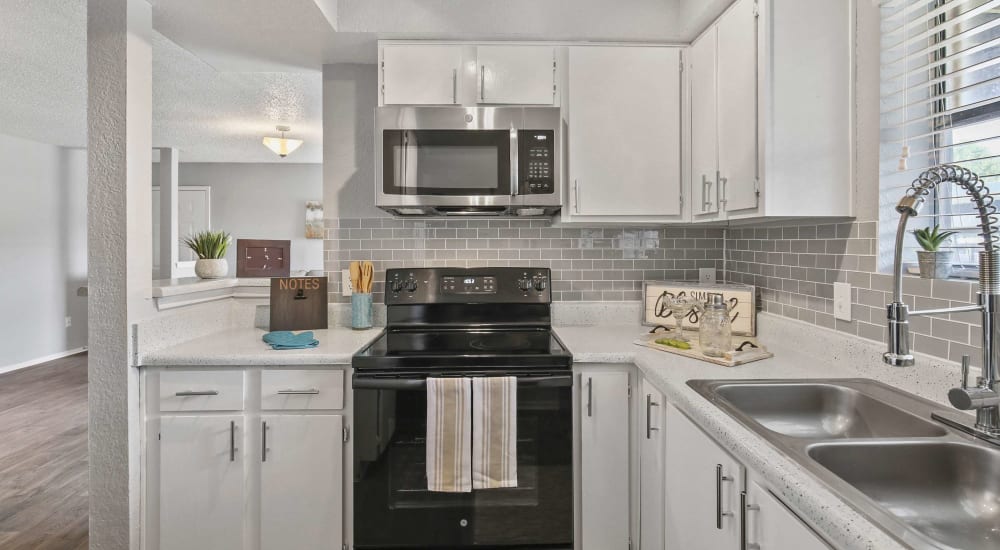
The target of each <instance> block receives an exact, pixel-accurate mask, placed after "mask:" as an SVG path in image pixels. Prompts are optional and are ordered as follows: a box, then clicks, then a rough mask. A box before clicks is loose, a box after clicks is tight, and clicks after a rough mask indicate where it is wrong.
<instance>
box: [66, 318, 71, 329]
mask: <svg viewBox="0 0 1000 550" xmlns="http://www.w3.org/2000/svg"><path fill="white" fill-rule="evenodd" d="M71 326H73V318H72V317H70V316H68V315H67V316H66V328H69V327H71Z"/></svg>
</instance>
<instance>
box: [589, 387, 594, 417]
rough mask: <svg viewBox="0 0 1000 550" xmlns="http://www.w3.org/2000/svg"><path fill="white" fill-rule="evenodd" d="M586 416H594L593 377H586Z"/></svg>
mask: <svg viewBox="0 0 1000 550" xmlns="http://www.w3.org/2000/svg"><path fill="white" fill-rule="evenodd" d="M587 416H594V379H593V378H588V379H587Z"/></svg>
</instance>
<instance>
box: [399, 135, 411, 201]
mask: <svg viewBox="0 0 1000 550" xmlns="http://www.w3.org/2000/svg"><path fill="white" fill-rule="evenodd" d="M409 149H410V133H409V132H408V131H406V130H403V151H402V153H401V156H402V157H403V171H402V172H401V174H402V176H401V178H400V179H401V180H402V181H400V182H399V184H400V185H399V186H400V187H401V188H402V189H403V190H404V191H403V192H404V193H406V191H405V190H406V170H407V166H406V157H407V154H406V153H407V151H408V150H409Z"/></svg>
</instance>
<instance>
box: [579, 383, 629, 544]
mask: <svg viewBox="0 0 1000 550" xmlns="http://www.w3.org/2000/svg"><path fill="white" fill-rule="evenodd" d="M580 389H581V392H582V395H581V399H580V404H581V408H582V410H581V411H580V418H581V421H580V455H581V460H580V463H581V476H580V477H581V483H582V487H581V489H582V490H581V501H582V512H581V526H582V534H581V539H582V541H581V542H582V545H581V548H582V549H583V550H627V548H628V546H629V435H628V425H629V422H628V419H629V414H628V408H629V396H628V373H625V372H605V373H585V374H584V375H583V376H582V384H581V385H580Z"/></svg>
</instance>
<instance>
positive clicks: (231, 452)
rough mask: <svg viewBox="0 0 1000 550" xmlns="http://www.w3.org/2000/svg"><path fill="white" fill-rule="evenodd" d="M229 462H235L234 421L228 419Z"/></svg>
mask: <svg viewBox="0 0 1000 550" xmlns="http://www.w3.org/2000/svg"><path fill="white" fill-rule="evenodd" d="M229 462H236V421H235V420H230V421H229Z"/></svg>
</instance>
